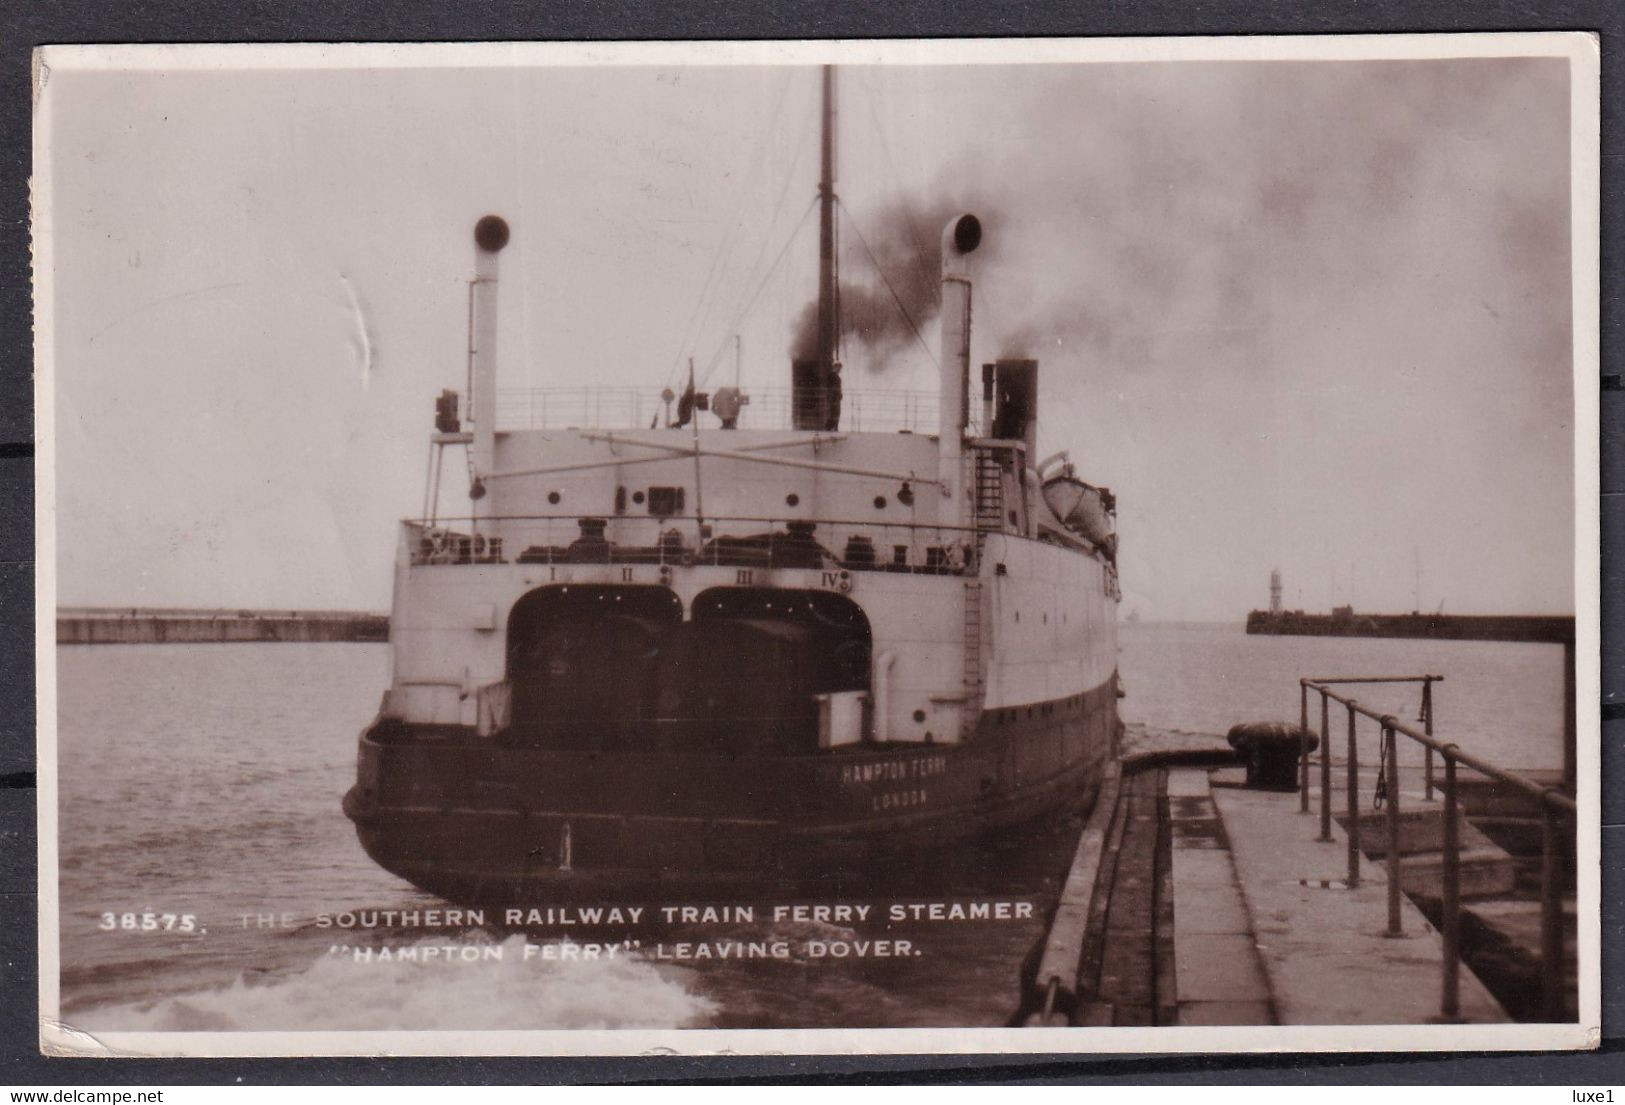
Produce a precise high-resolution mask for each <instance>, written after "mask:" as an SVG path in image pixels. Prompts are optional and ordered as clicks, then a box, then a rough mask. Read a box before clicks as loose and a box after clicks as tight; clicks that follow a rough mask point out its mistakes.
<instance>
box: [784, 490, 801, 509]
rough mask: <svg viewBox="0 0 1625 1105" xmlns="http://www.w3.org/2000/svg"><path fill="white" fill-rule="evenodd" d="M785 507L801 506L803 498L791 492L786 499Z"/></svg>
mask: <svg viewBox="0 0 1625 1105" xmlns="http://www.w3.org/2000/svg"><path fill="white" fill-rule="evenodd" d="M784 505H785V506H800V505H801V496H800V495H797V494H796V493H795V492H794V491H792V492H790V494H788V495H786V496H785V497H784Z"/></svg>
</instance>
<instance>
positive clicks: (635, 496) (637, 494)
mask: <svg viewBox="0 0 1625 1105" xmlns="http://www.w3.org/2000/svg"><path fill="white" fill-rule="evenodd" d="M632 501H633V502H634V503H638V504H640V505H641V504H642V502H643V492H641V491H634V492H632Z"/></svg>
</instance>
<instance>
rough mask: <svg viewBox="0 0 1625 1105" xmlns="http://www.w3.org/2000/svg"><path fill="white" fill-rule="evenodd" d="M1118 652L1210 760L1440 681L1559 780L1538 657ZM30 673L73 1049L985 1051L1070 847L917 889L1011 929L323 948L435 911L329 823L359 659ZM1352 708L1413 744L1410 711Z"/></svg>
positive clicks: (1376, 650) (730, 923)
mask: <svg viewBox="0 0 1625 1105" xmlns="http://www.w3.org/2000/svg"><path fill="white" fill-rule="evenodd" d="M1121 640H1122V656H1121V670H1122V674H1123V681H1124V685H1125V687H1126V690H1127V692H1128V696H1127V697H1126V698H1125V699H1124V700H1123V702H1122V709H1123V715H1124V718H1125V720H1127V721H1129V722H1138V723H1141V724H1145V725H1149V726H1153V727H1157V728H1166V729H1182V730H1186V731H1195V732H1216V733H1222V732H1224V731H1225V730H1226V729H1227V728H1228V727H1229V726H1230V725H1232V724H1235V723H1236V722H1237V721H1243V720H1259V719H1267V718H1287V719H1289V718H1292V717H1295V716H1296V713H1297V679H1298V677H1299V676H1300V675H1320V676H1330V675H1358V674H1411V673H1420V672H1423V671H1427V672H1432V673H1435V674H1442V675H1444V676H1445V677H1446V679H1445V682H1444V683H1443V684H1441V685H1440V686H1439V688H1438V689H1437V691H1436V695H1437V699H1436V702H1437V705H1436V716H1437V719H1438V726H1437V727H1438V731H1439V733H1440V735H1441V736H1445V737H1446V738H1447V739H1451V740H1455V741H1457V742H1458V743H1460V744H1461V745H1463V747H1466V748H1469V749H1472V750H1474V751H1475V752H1478V753H1479V754H1481V755H1483V756H1485V757H1486V758H1488V759H1490V760H1491V761H1492V762H1497V763H1501V764H1504V765H1506V766H1509V767H1552V766H1556V765H1558V764H1559V763H1560V762H1561V739H1562V720H1561V706H1562V682H1561V676H1562V670H1561V663H1562V653H1561V649H1558V648H1555V647H1552V646H1544V645H1526V644H1500V643H1489V642H1435V641H1390V640H1368V639H1350V638H1307V637H1293V638H1289V637H1248V636H1245V635H1244V634H1243V633H1242V632H1241V630H1240V628H1239V627H1232V626H1212V625H1126V626H1124V627H1123V631H1122V638H1121ZM58 670H59V684H58V685H59V711H58V714H59V716H58V726H59V729H58V733H59V736H58V756H59V766H60V784H61V785H60V806H59V815H60V837H59V839H60V849H61V851H60V857H61V858H60V903H61V956H62V972H61V987H62V1001H63V1013H64V1020H66V1021H67V1022H68V1024H69V1025H70V1026H74V1027H78V1028H83V1029H85V1030H86V1031H90V1032H95V1031H98V1030H102V1031H106V1030H115V1029H126V1030H137V1029H179V1030H231V1029H260V1030H265V1029H322V1028H327V1029H385V1028H447V1029H452V1028H462V1029H477V1028H507V1029H524V1028H615V1027H866V1026H875V1027H884V1026H891V1027H898V1026H932V1025H955V1026H977V1025H997V1024H1001V1023H1003V1022H1004V1021H1005V1019H1006V1018H1008V1017H1009V1016H1010V1014H1011V1013H1013V1012H1014V1010H1015V1008H1016V1005H1017V1002H1018V1000H1019V971H1020V967H1021V964H1022V960H1023V958H1024V957H1026V956H1027V955H1028V954H1029V953H1030V952H1031V951H1032V949H1033V947H1034V945H1035V943H1036V941H1038V940H1039V939H1040V937H1041V936H1042V918H1043V915H1044V913H1045V912H1046V910H1047V909H1048V908H1049V906H1050V905H1051V904H1053V901H1054V897H1055V895H1056V893H1057V892H1058V889H1059V887H1060V884H1061V881H1062V880H1063V879H1064V877H1065V873H1066V869H1067V866H1068V863H1069V861H1070V858H1071V853H1072V848H1073V843H1074V840H1075V837H1076V833H1077V829H1078V822H1077V819H1076V818H1070V819H1066V818H1063V819H1058V820H1056V821H1054V822H1052V823H1050V824H1046V825H1044V826H1042V827H1038V828H1035V829H1033V830H1032V831H1030V832H1026V833H1024V834H1022V835H1021V836H1020V837H1019V838H1016V839H1001V840H995V841H988V842H985V843H982V844H978V845H976V846H974V847H971V848H968V849H966V850H964V853H963V854H962V855H961V856H959V857H958V858H957V861H956V862H952V863H947V864H944V866H943V870H942V871H941V872H940V878H939V885H938V887H937V888H936V891H937V892H936V894H935V895H934V896H935V897H936V898H938V899H939V900H941V901H943V902H949V903H952V902H969V901H973V900H974V901H980V900H987V899H1000V900H1012V901H1024V902H1030V903H1032V904H1033V906H1034V909H1033V911H1032V913H1033V916H1030V917H1016V916H1014V915H1013V913H1007V915H1006V917H1005V918H1003V919H991V918H989V919H958V920H951V919H947V918H946V917H944V918H942V919H936V920H933V919H931V917H930V916H929V914H928V913H922V914H920V915H919V917H918V918H914V917H910V918H907V919H905V920H903V921H899V922H892V921H886V920H884V912H885V907H886V904H887V903H884V902H877V903H874V906H875V910H876V912H875V913H873V914H871V916H870V917H869V918H867V919H865V920H864V921H856V920H853V919H852V918H851V917H850V916H848V917H847V918H845V919H844V920H839V921H837V920H819V919H812V920H809V919H805V915H803V917H802V919H796V918H794V917H793V916H792V917H786V918H785V919H784V920H782V921H774V920H772V918H771V914H770V913H769V912H768V910H770V908H771V906H772V904H773V903H772V901H771V895H770V894H768V895H764V896H763V898H762V901H761V902H760V903H758V904H757V905H758V908H757V916H756V918H755V919H754V920H752V921H749V922H738V921H736V920H733V919H726V920H723V921H722V922H721V923H697V924H688V925H684V924H677V925H671V926H666V927H664V928H662V929H660V930H659V931H658V932H656V933H655V934H653V935H652V936H650V935H649V934H647V933H645V934H643V935H644V936H645V937H646V939H643V940H640V942H639V945H638V946H636V947H632V946H629V945H628V943H627V940H628V939H629V938H630V937H631V935H632V934H630V933H626V932H618V931H608V930H602V929H600V930H592V929H573V930H562V929H558V928H554V929H549V928H547V926H545V925H544V926H541V927H539V928H532V929H526V930H523V931H521V930H517V929H513V928H509V927H506V926H504V925H503V924H502V923H501V921H502V918H501V916H500V913H501V911H500V910H499V909H491V910H488V911H487V917H486V918H485V922H486V923H484V924H472V925H471V924H463V923H456V924H450V925H447V924H444V923H442V924H439V925H437V926H424V925H421V924H415V925H414V924H408V925H401V924H398V923H397V924H394V925H390V924H381V925H378V926H375V927H371V928H365V929H362V928H345V927H341V926H340V925H339V924H338V923H337V922H336V921H335V918H338V917H340V916H342V915H344V914H353V915H355V916H356V917H357V918H361V917H362V916H364V915H366V914H370V913H377V914H379V915H381V916H382V915H387V914H388V913H389V912H390V911H394V914H395V919H397V920H398V919H399V918H400V916H401V915H403V914H410V913H412V912H413V911H416V913H417V914H418V917H419V918H420V919H421V918H423V917H427V916H429V914H428V913H427V911H428V910H431V909H440V910H444V909H445V908H446V905H447V903H444V902H440V901H438V900H437V899H434V898H432V897H431V896H429V895H426V894H424V893H422V892H421V891H418V890H416V889H414V888H413V887H411V886H410V885H408V884H407V883H405V882H403V881H402V880H400V879H398V878H396V877H395V876H393V875H390V874H389V873H387V872H385V871H383V870H381V869H380V868H378V867H377V866H376V865H374V864H373V863H372V862H371V861H370V860H369V859H368V858H367V857H366V856H365V854H364V853H363V852H362V851H361V848H360V846H359V844H358V843H357V842H356V838H355V833H354V830H353V828H352V827H351V825H350V823H349V822H348V820H346V818H345V817H344V815H343V813H342V812H341V810H340V807H339V801H340V798H341V797H342V795H343V793H344V791H345V790H346V789H347V788H348V787H349V786H350V784H351V782H352V781H353V773H354V765H355V741H356V737H357V734H358V733H359V731H360V730H361V728H362V727H363V726H364V725H365V724H366V723H367V722H368V720H369V719H370V718H371V716H372V714H373V713H374V712H375V711H376V709H377V704H378V697H379V694H380V692H381V690H382V688H383V687H384V685H385V684H386V682H387V678H388V652H387V646H383V645H374V644H283V643H267V644H193V645H128V646H126V645H116V646H68V647H63V648H61V649H59V651H58ZM1361 697H1362V700H1366V701H1370V702H1371V703H1372V704H1373V705H1381V706H1382V708H1384V709H1388V710H1392V711H1393V712H1395V713H1396V714H1399V715H1400V716H1407V715H1406V714H1405V713H1403V711H1409V715H1408V716H1412V717H1414V716H1415V708H1416V691H1415V689H1414V688H1404V689H1398V690H1378V689H1375V688H1373V689H1371V690H1370V691H1365V690H1362V692H1361ZM939 862H940V861H939ZM628 904H629V905H643V906H644V907H645V908H647V909H658V907H659V906H661V905H663V904H668V903H628ZM673 904H676V903H673ZM900 904H904V905H909V904H918V903H912V902H910V903H900ZM322 918H326V923H325V924H324V923H323V921H322ZM440 919H441V920H442V921H444V919H445V918H444V916H443V915H442V916H441V918H440ZM459 920H460V919H459ZM880 941H887V942H888V944H887V945H886V947H887V948H888V954H885V955H878V954H876V953H875V949H876V948H877V946H879V942H880ZM586 944H593V945H594V946H601V948H602V949H604V950H605V951H607V950H608V949H610V948H614V949H615V950H614V953H613V954H598V955H596V956H594V957H591V958H588V957H586V956H585V955H584V954H583V947H584V945H586ZM702 944H703V945H706V946H707V947H708V948H709V949H710V952H711V954H710V955H708V956H705V957H696V955H695V951H696V949H697V948H699V947H700V946H701V945H702ZM899 944H901V945H902V946H903V947H904V948H905V949H906V951H905V952H904V954H891V953H892V952H895V951H896V948H897V945H899ZM654 945H658V946H659V947H660V948H661V949H662V951H661V952H656V950H655V947H654ZM572 946H573V947H572ZM680 947H682V948H686V954H685V955H677V954H676V953H677V951H678V950H679V948H680ZM778 947H783V948H785V949H786V950H787V951H788V953H789V954H786V955H783V956H780V955H777V954H774V949H776V948H778ZM838 947H844V948H845V949H846V950H847V951H846V954H842V955H837V954H835V951H834V949H837V948H838ZM860 947H861V948H863V949H865V950H864V951H863V952H861V953H857V952H855V951H854V949H858V948H860ZM755 948H762V949H766V950H765V951H764V952H763V954H761V955H759V956H758V955H755V954H752V953H751V949H755ZM725 949H734V951H733V953H732V954H728V953H727V952H725ZM811 949H823V951H822V954H816V955H815V954H812V952H811ZM383 950H388V951H389V952H390V953H391V954H390V955H389V957H388V958H387V959H385V958H381V957H380V955H379V953H380V952H381V951H383ZM724 956H726V957H724Z"/></svg>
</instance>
